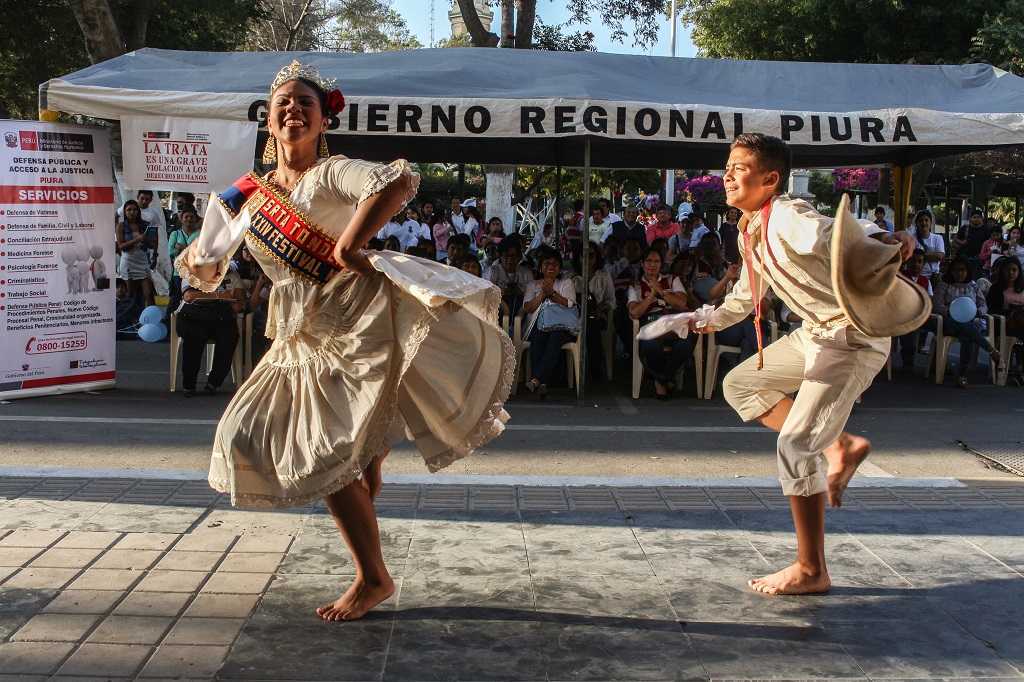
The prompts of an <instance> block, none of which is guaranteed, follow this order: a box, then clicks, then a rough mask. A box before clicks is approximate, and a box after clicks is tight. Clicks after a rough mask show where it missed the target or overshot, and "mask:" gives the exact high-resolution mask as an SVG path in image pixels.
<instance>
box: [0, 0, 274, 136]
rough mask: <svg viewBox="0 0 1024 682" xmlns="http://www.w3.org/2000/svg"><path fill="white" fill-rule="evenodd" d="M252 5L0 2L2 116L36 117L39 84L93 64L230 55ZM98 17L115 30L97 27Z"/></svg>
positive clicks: (230, 1) (188, 0)
mask: <svg viewBox="0 0 1024 682" xmlns="http://www.w3.org/2000/svg"><path fill="white" fill-rule="evenodd" d="M255 1H256V0H147V1H144V2H140V1H135V0H0V16H3V17H6V18H7V20H5V21H3V22H0V114H3V113H4V112H3V111H2V110H3V109H4V108H5V105H6V109H7V110H8V111H7V112H6V113H7V115H10V116H14V117H18V118H36V117H37V114H38V111H37V100H38V94H37V93H38V86H39V84H40V83H43V82H45V81H47V80H49V79H51V78H56V77H58V76H62V75H65V74H68V73H72V72H74V71H77V70H79V69H83V68H85V67H87V66H89V64H90V63H93V61H92V59H91V57H92V58H95V59H97V60H102V59H109V58H112V57H115V56H117V55H118V54H123V53H124V52H127V51H131V50H136V49H139V48H141V47H160V48H166V49H178V50H213V51H220V50H231V49H235V48H237V46H239V45H240V44H241V43H242V42H243V41H244V38H245V31H246V23H247V21H248V18H249V17H251V16H252V15H253V13H254V11H255ZM97 13H98V14H99V15H102V14H106V15H108V16H109V17H110V18H112V19H113V23H112V24H111V23H110V22H104V21H95V20H94V17H95V16H97ZM14 18H16V20H15V19H14ZM82 21H88V22H89V23H87V24H86V26H85V27H83V25H82ZM86 31H88V32H89V35H90V39H89V41H87V40H86V39H85V35H86ZM87 42H88V44H89V45H90V49H89V50H87V49H86V45H87Z"/></svg>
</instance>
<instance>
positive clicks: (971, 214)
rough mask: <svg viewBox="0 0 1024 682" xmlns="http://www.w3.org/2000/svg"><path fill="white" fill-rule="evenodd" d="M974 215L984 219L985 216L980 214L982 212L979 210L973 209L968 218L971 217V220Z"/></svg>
mask: <svg viewBox="0 0 1024 682" xmlns="http://www.w3.org/2000/svg"><path fill="white" fill-rule="evenodd" d="M976 215H980V216H982V217H984V216H985V214H984V213H983V212H982V210H981V209H980V208H976V209H974V210H973V211H971V213H970V217H971V218H973V217H974V216H976Z"/></svg>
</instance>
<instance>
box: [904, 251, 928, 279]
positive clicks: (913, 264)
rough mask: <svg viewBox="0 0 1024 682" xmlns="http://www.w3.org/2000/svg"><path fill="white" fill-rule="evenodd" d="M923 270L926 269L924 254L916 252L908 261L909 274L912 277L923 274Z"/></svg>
mask: <svg viewBox="0 0 1024 682" xmlns="http://www.w3.org/2000/svg"><path fill="white" fill-rule="evenodd" d="M922 270H924V254H923V253H915V254H914V255H913V256H911V257H910V260H908V261H907V274H909V275H910V276H911V277H917V276H918V275H920V274H921V271H922Z"/></svg>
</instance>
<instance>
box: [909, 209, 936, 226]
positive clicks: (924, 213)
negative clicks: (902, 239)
mask: <svg viewBox="0 0 1024 682" xmlns="http://www.w3.org/2000/svg"><path fill="white" fill-rule="evenodd" d="M922 216H928V220H930V221H931V223H932V225H934V224H935V220H934V219H933V218H932V212H931V211H929V210H928V209H921V210H920V211H918V212H917V213H915V214H914V225H915V226H916V225H917V219H918V218H921V217H922Z"/></svg>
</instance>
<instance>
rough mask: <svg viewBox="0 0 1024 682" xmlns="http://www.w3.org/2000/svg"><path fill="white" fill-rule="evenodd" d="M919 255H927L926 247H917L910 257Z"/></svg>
mask: <svg viewBox="0 0 1024 682" xmlns="http://www.w3.org/2000/svg"><path fill="white" fill-rule="evenodd" d="M917 255H921V256H923V255H925V253H924V249H922V248H921V247H917V248H916V249H914V253H912V254H910V257H911V258H913V257H914V256H917Z"/></svg>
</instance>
